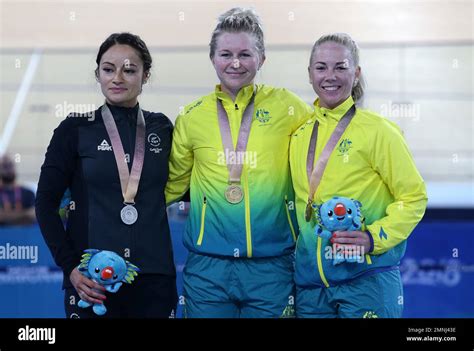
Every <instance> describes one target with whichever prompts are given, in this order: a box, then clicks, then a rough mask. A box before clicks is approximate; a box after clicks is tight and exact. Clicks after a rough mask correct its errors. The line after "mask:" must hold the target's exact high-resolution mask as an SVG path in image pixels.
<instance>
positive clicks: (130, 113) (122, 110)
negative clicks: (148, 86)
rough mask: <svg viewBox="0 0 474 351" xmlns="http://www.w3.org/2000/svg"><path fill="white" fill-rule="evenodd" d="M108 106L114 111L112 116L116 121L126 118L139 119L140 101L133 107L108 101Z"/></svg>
mask: <svg viewBox="0 0 474 351" xmlns="http://www.w3.org/2000/svg"><path fill="white" fill-rule="evenodd" d="M107 106H108V107H109V109H110V112H112V116H114V119H115V120H116V121H119V120H122V119H125V120H130V121H135V122H136V120H137V115H138V108H139V106H140V105H139V103H137V104H136V105H135V106H133V107H122V106H116V105H111V104H109V103H107Z"/></svg>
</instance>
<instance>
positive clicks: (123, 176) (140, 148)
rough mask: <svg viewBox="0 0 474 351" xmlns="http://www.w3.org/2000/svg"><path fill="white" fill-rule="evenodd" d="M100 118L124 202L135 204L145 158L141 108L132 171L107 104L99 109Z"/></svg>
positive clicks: (143, 122)
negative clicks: (108, 142)
mask: <svg viewBox="0 0 474 351" xmlns="http://www.w3.org/2000/svg"><path fill="white" fill-rule="evenodd" d="M101 112H102V118H103V119H104V125H105V129H106V130H107V134H108V135H109V138H110V141H111V143H112V151H113V153H114V156H115V162H116V163H117V168H118V172H119V176H120V187H121V188H122V195H123V199H124V203H125V204H135V196H136V195H137V191H138V184H139V183H140V177H141V174H142V169H143V160H144V158H145V118H144V117H143V112H142V110H141V108H138V116H137V132H136V138H135V153H134V156H133V163H132V171H131V172H129V171H128V165H127V160H126V159H125V152H124V150H123V145H122V141H121V139H120V134H119V132H118V129H117V125H116V124H115V121H114V117H113V116H112V112H110V109H109V107H108V106H107V104H104V105H103V106H102V109H101Z"/></svg>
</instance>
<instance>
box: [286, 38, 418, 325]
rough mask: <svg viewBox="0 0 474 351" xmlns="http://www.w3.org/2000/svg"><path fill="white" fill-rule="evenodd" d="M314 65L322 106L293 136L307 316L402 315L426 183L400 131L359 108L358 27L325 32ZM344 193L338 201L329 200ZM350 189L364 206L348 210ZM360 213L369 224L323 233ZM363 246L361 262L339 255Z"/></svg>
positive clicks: (298, 267) (298, 268)
mask: <svg viewBox="0 0 474 351" xmlns="http://www.w3.org/2000/svg"><path fill="white" fill-rule="evenodd" d="M308 71H309V78H310V83H311V84H312V86H313V89H314V91H315V92H316V94H317V95H318V99H316V101H315V103H314V107H315V112H314V115H313V119H312V120H311V121H309V122H307V123H304V124H303V125H302V126H301V127H300V128H299V129H298V130H297V131H296V132H295V133H294V134H293V136H292V140H291V147H290V165H291V174H292V180H293V186H294V190H295V196H296V210H297V219H298V224H299V227H300V235H299V237H298V243H297V249H296V264H295V282H296V288H297V295H296V296H297V298H296V314H297V317H313V318H336V317H349V318H368V317H386V318H387V317H388V318H394V317H401V315H402V311H403V291H402V283H401V278H400V273H399V269H398V265H399V262H400V259H401V258H402V257H403V255H404V253H405V247H406V240H407V238H408V236H409V235H410V233H411V232H412V231H413V229H414V228H415V226H416V225H417V224H418V222H419V221H420V220H421V218H422V217H423V214H424V212H425V208H426V203H427V195H426V190H425V184H424V182H423V179H422V178H421V176H420V174H419V172H418V170H417V169H416V166H415V163H414V161H413V159H412V156H411V154H410V151H409V150H408V147H407V145H406V143H405V140H404V138H403V135H402V133H401V131H400V129H399V128H398V127H397V126H396V125H395V124H394V123H392V122H390V121H388V120H387V119H385V118H383V117H382V116H380V115H378V114H376V113H374V112H371V111H368V110H364V109H361V108H359V107H356V106H355V105H356V104H357V103H358V102H359V101H360V99H361V98H362V96H363V85H364V82H363V77H362V74H361V69H360V66H359V49H358V47H357V45H356V43H355V42H354V41H353V40H352V39H351V38H350V37H349V36H348V35H346V34H330V35H326V36H323V37H321V38H320V39H319V40H318V41H317V42H316V43H315V45H314V47H313V50H312V54H311V59H310V65H309V67H308ZM347 123H348V124H347ZM336 126H338V128H337V129H338V131H336ZM331 136H332V139H333V141H330V139H331ZM312 141H313V145H314V147H313V148H311V142H312ZM328 145H329V146H328ZM331 146H332V147H333V149H331ZM326 147H327V148H326ZM323 150H324V151H323ZM324 160H326V161H327V164H326V166H325V168H323V165H324ZM315 169H316V171H315ZM318 169H319V171H318ZM322 169H324V171H323V173H322V175H320V174H317V173H318V172H320V171H321V170H322ZM313 171H314V172H313ZM318 183H319V185H318ZM335 197H338V199H334V200H333V201H332V202H331V203H330V204H331V207H327V206H328V205H326V207H322V206H321V205H322V204H323V203H324V202H327V201H329V200H331V199H332V198H335ZM342 197H345V198H348V199H352V200H354V203H357V206H356V207H355V209H356V211H351V210H350V209H349V208H347V206H346V204H345V202H344V200H341V198H342ZM328 204H329V202H328ZM359 207H360V208H359ZM307 209H308V213H307V215H305V213H306V211H307ZM323 211H325V212H323ZM358 211H360V215H359V217H361V218H360V219H361V220H362V225H360V227H359V230H354V231H344V230H342V231H334V232H332V233H331V234H332V236H331V237H327V236H323V235H322V232H321V229H320V228H322V227H323V226H324V221H323V220H322V218H326V219H328V218H332V219H335V222H334V223H337V221H343V220H345V219H346V218H350V219H351V220H353V221H354V223H356V221H357V218H356V217H357V216H358V214H357V212H358ZM336 248H337V250H338V251H336ZM357 252H358V253H360V255H359V257H358V259H357V260H356V261H355V262H350V261H349V260H346V261H344V262H342V263H338V264H336V263H335V261H334V259H335V255H336V254H341V255H343V257H345V256H344V255H347V254H348V256H350V254H351V253H354V254H355V253H357Z"/></svg>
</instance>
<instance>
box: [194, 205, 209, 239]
mask: <svg viewBox="0 0 474 351" xmlns="http://www.w3.org/2000/svg"><path fill="white" fill-rule="evenodd" d="M206 207H207V199H206V196H204V200H203V203H202V210H201V228H200V229H199V237H198V240H197V243H196V244H197V245H198V246H201V244H202V238H203V237H204V222H205V219H206Z"/></svg>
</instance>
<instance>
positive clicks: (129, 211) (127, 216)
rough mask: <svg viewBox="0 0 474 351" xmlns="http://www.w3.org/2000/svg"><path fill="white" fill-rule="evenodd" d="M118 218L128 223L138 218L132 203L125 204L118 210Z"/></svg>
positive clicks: (130, 223)
mask: <svg viewBox="0 0 474 351" xmlns="http://www.w3.org/2000/svg"><path fill="white" fill-rule="evenodd" d="M120 218H122V222H123V223H125V224H128V225H132V224H133V223H135V222H136V221H137V219H138V211H137V209H136V208H135V207H133V206H132V205H126V206H125V207H124V208H122V211H120Z"/></svg>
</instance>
